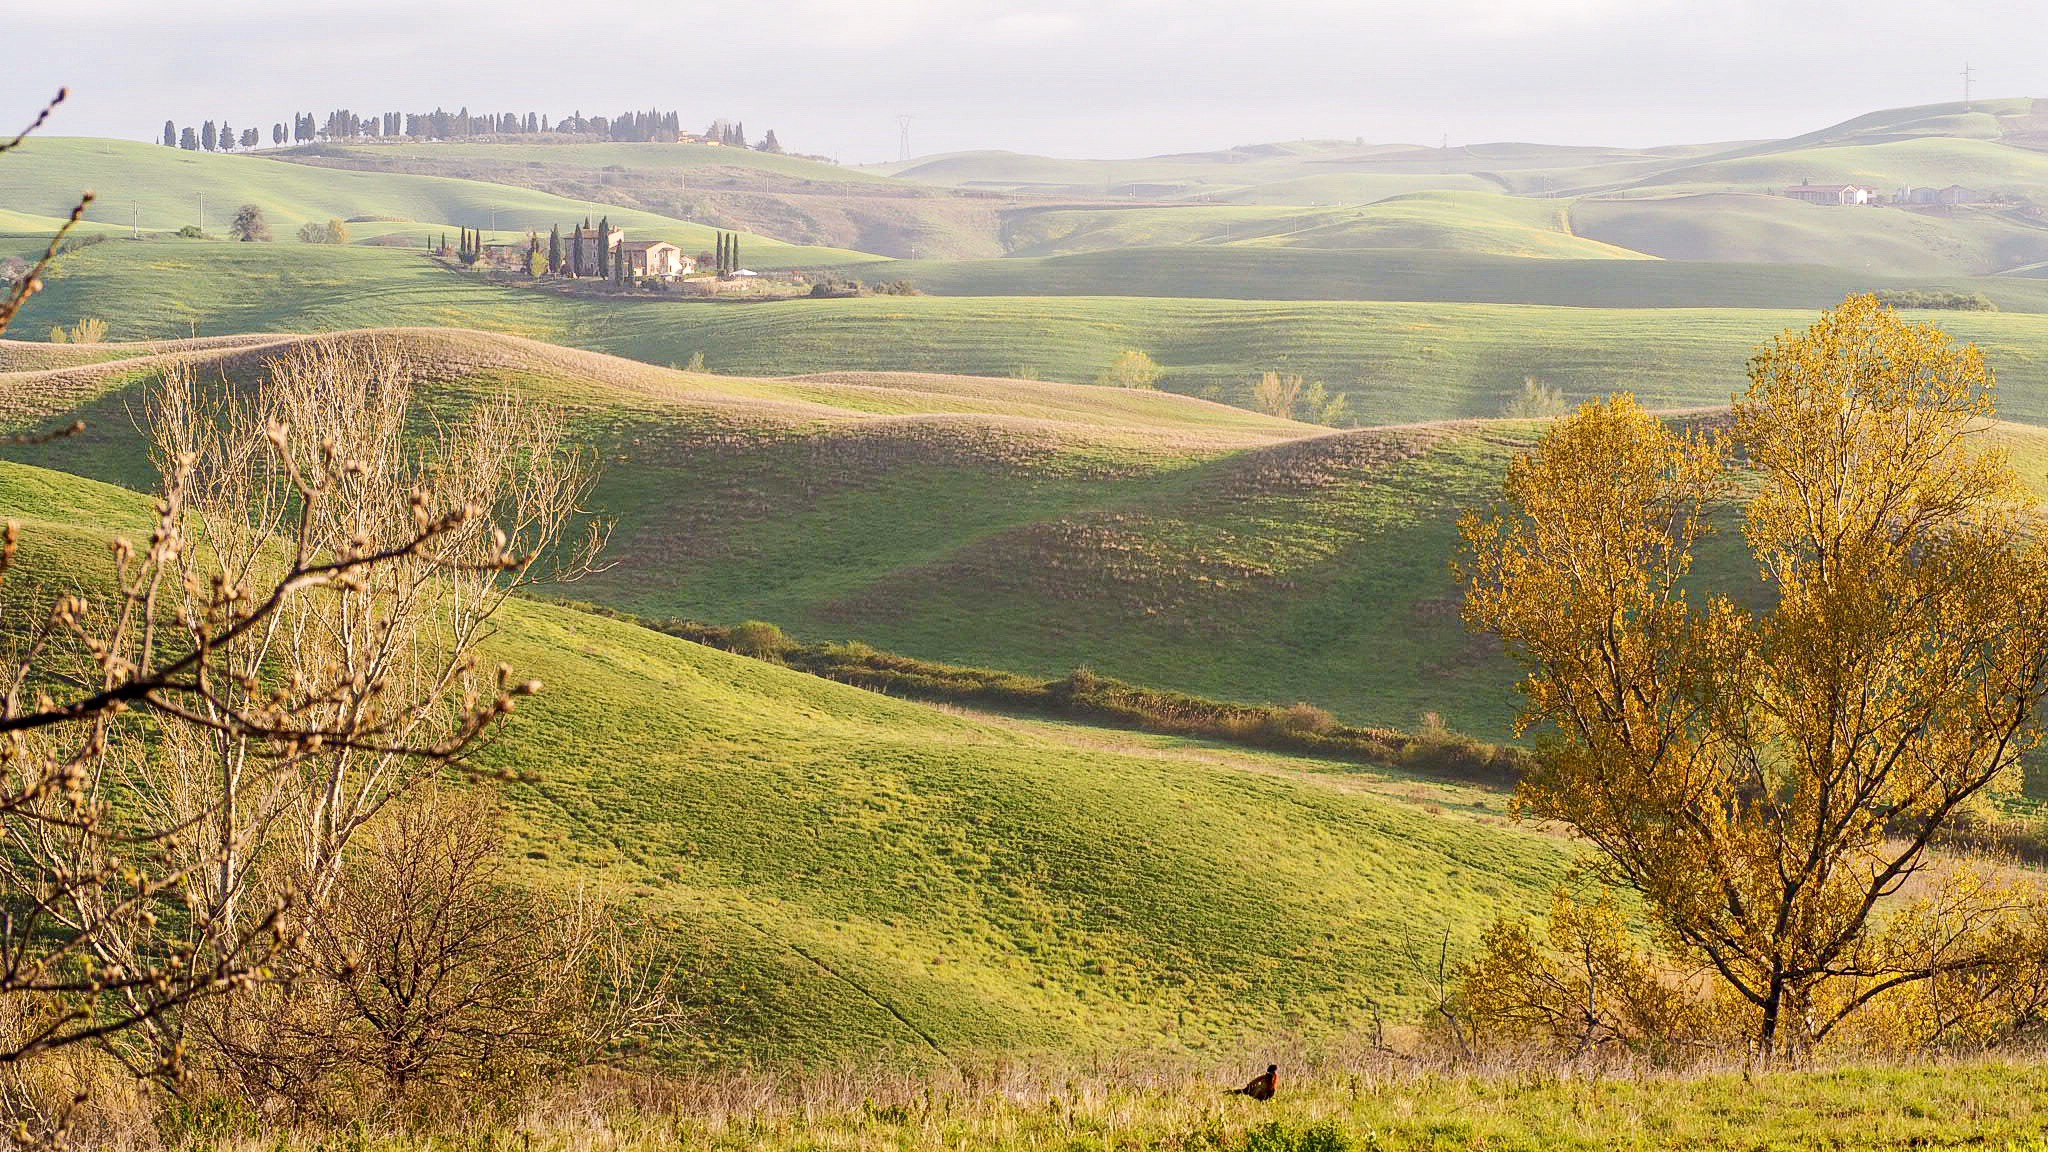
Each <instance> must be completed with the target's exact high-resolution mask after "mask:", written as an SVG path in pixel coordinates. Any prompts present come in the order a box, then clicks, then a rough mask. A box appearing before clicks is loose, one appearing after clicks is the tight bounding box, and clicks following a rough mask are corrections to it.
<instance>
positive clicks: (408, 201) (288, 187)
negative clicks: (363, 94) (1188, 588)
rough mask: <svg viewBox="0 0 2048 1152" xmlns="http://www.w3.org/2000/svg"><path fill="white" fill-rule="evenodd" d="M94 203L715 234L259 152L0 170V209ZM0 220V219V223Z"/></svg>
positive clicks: (300, 219)
mask: <svg viewBox="0 0 2048 1152" xmlns="http://www.w3.org/2000/svg"><path fill="white" fill-rule="evenodd" d="M87 189H89V190H91V191H92V192H93V193H94V194H95V196H96V197H97V199H96V200H95V201H94V203H93V205H92V208H91V209H90V211H89V212H88V216H87V218H88V219H90V220H93V221H97V222H103V223H107V224H111V225H115V226H119V227H120V228H123V229H125V228H127V227H128V226H129V225H130V224H131V223H136V222H139V223H140V225H141V226H142V227H144V228H149V229H157V230H169V231H175V230H176V229H178V228H180V227H182V226H185V225H188V224H196V223H198V222H199V198H200V196H202V195H204V196H205V198H206V213H207V217H206V226H207V228H208V230H209V231H210V232H215V233H219V232H222V231H224V230H225V229H226V226H227V223H228V221H229V220H230V219H232V218H233V216H234V213H235V210H236V208H237V207H238V206H239V205H241V204H244V203H253V204H256V205H258V206H260V207H261V208H262V209H263V210H264V214H265V215H266V217H268V219H269V221H270V225H271V229H272V231H273V232H274V233H275V234H276V235H277V236H278V238H279V240H280V241H282V242H285V243H286V244H287V245H288V246H290V247H293V248H296V247H298V246H297V245H293V244H290V240H289V238H290V236H291V234H292V233H293V232H294V231H296V230H297V228H298V226H299V225H300V224H303V223H306V222H309V221H317V222H323V223H324V222H325V221H327V220H328V219H330V218H339V219H344V220H355V221H357V223H355V224H354V225H352V229H351V230H352V232H353V239H354V240H356V241H357V242H374V241H375V240H376V239H377V238H378V237H380V236H391V235H396V236H397V237H399V238H401V239H402V240H403V241H404V242H405V243H407V244H412V243H416V242H418V241H419V240H422V239H424V237H425V236H427V235H428V234H430V233H432V232H436V231H438V230H442V229H447V228H453V227H457V226H461V227H467V228H479V229H486V228H495V232H494V235H495V236H497V237H498V238H501V239H512V238H515V237H518V236H523V235H524V234H525V233H526V232H527V231H528V230H529V229H531V230H536V231H539V232H542V233H545V232H547V230H548V229H549V227H551V226H554V225H561V226H563V227H565V228H566V227H568V226H570V225H571V224H575V223H580V222H581V221H582V220H583V218H584V217H586V216H587V217H590V218H593V219H595V218H597V217H600V216H609V217H610V218H611V221H612V223H613V224H615V225H617V226H619V227H622V228H626V229H628V230H629V232H630V233H631V234H632V235H634V236H636V237H649V238H658V239H665V240H670V241H673V242H675V243H677V244H679V245H682V246H683V247H684V248H685V249H686V250H688V251H690V252H696V251H697V250H699V249H702V248H708V247H710V246H711V243H712V232H713V229H712V228H710V227H708V226H706V225H702V224H695V223H691V222H689V221H686V220H677V219H673V218H670V217H666V216H659V215H656V214H654V213H650V212H643V211H639V210H635V209H631V208H621V207H618V206H616V205H612V204H606V203H601V202H594V201H583V200H570V199H565V198H563V197H559V196H550V195H547V194H546V193H541V192H535V191H531V190H528V189H521V188H511V187H507V186H504V185H500V184H485V183H481V182H478V181H473V180H453V179H447V178H443V177H436V176H416V175H410V174H405V173H383V172H347V171H339V170H334V169H325V168H314V167H309V166H307V165H303V164H286V163H282V162H280V161H277V160H273V159H270V158H268V157H265V156H247V155H244V156H228V155H214V154H211V153H205V152H186V151H183V150H181V149H176V148H165V147H162V146H160V145H155V144H138V143H134V142H131V141H122V140H93V139H80V138H66V137H40V136H39V137H35V138H32V139H30V140H29V141H28V142H27V143H26V144H25V145H24V146H23V147H22V148H21V149H20V150H19V151H18V152H17V153H15V154H12V155H10V156H9V157H8V162H7V163H4V164H0V204H4V205H5V206H6V207H7V208H8V209H9V210H11V211H13V212H18V213H23V214H28V215H39V216H42V217H61V216H64V215H67V214H68V213H69V212H70V210H71V206H72V205H73V204H74V203H76V201H77V199H78V194H79V192H80V191H81V190H87ZM0 223H4V221H0ZM745 251H746V254H747V260H748V262H749V263H750V264H753V265H755V266H757V267H762V268H786V267H791V266H800V265H813V264H819V263H850V262H858V261H860V260H861V259H863V258H866V257H865V254H864V253H859V252H852V251H847V250H844V249H834V248H806V247H803V246H798V245H789V244H784V243H781V242H779V241H776V240H773V239H769V238H767V237H750V238H748V241H747V242H746V247H745Z"/></svg>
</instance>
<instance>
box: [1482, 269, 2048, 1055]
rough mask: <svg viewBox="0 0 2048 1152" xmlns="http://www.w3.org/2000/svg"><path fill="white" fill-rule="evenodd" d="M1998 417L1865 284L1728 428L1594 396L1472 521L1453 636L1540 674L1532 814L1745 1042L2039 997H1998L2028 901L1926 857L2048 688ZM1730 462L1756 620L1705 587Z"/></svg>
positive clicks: (1528, 791) (2043, 602) (2034, 555)
mask: <svg viewBox="0 0 2048 1152" xmlns="http://www.w3.org/2000/svg"><path fill="white" fill-rule="evenodd" d="M1992 412H1993V405H1992V378H1991V374H1990V371H1989V370H1988V369H1987V367H1986V366H1985V363H1984V359H1983V357H1982V356H1981V355H1980V354H1979V352H1978V351H1977V350H1976V349H1975V348H1974V347H1969V346H1963V345H1958V344H1956V343H1955V342H1954V341H1952V340H1951V339H1950V338H1949V337H1948V336H1947V335H1946V334H1944V333H1943V332H1941V331H1940V330H1939V329H1936V328H1934V327H1933V326H1931V325H1914V324H1909V323H1906V322H1905V321H1903V320H1901V319H1899V318H1898V317H1896V316H1895V315H1893V314H1892V313H1891V312H1890V311H1889V310H1887V309H1886V308H1884V307H1883V306H1882V305H1881V304H1880V303H1879V302H1878V301H1877V300H1876V299H1875V298H1872V297H1854V298H1851V299H1849V300H1848V301H1846V302H1845V303H1843V304H1842V305H1841V306H1840V307H1839V308H1837V309H1835V310H1834V311H1832V312H1829V313H1827V314H1825V315H1824V316H1822V317H1821V319H1820V320H1819V322H1818V323H1816V324H1814V325H1813V327H1812V328H1810V329H1808V330H1807V331H1805V332H1803V333H1791V332H1788V333H1786V334H1784V335H1781V336H1780V337H1778V338H1777V339H1776V340H1775V341H1774V342H1772V343H1771V344H1769V345H1768V346H1766V347H1765V348H1764V349H1763V350H1762V351H1761V352H1760V353H1759V354H1758V355H1757V356H1756V358H1755V359H1754V360H1753V361H1752V363H1751V366H1750V387H1749V389H1748V391H1747V393H1746V394H1745V395H1743V396H1741V397H1740V398H1738V400H1737V401H1736V403H1735V406H1734V412H1733V420H1732V423H1731V424H1730V426H1729V427H1728V428H1727V429H1726V430H1725V431H1723V432H1719V433H1704V432H1698V431H1683V430H1679V429H1675V428H1673V427H1671V426H1669V425H1667V424H1666V423H1665V422H1663V421H1661V420H1659V419H1658V418H1657V417H1656V416H1654V415H1652V414H1650V413H1649V412H1646V411H1645V410H1643V409H1642V408H1641V407H1640V406H1639V405H1638V404H1637V403H1636V402H1635V400H1634V399H1633V398H1631V397H1628V396H1620V397H1617V398H1614V399H1611V400H1608V401H1605V402H1600V403H1592V404H1587V405H1585V406H1584V407H1582V408H1580V409H1579V411H1578V412H1577V413H1576V414H1575V415H1573V416H1570V417H1568V418H1566V419H1564V420H1562V421H1560V422H1559V423H1558V424H1557V425H1556V426H1555V427H1554V428H1553V429H1552V430H1551V431H1550V433H1549V434H1548V435H1547V436H1546V437H1545V438H1544V439H1543V441H1542V442H1541V444H1540V445H1539V446H1538V447H1537V448H1535V449H1534V450H1533V451H1531V452H1530V453H1529V454H1527V455H1526V456H1524V457H1522V458H1521V459H1519V460H1517V461H1516V462H1515V464H1514V465H1513V467H1512V468H1511V470H1510V472H1509V475H1508V479H1507V484H1506V493H1505V494H1506V504H1507V507H1506V508H1505V509H1503V510H1501V511H1500V512H1499V513H1498V514H1494V515H1490V516H1479V515H1473V516H1469V517H1468V518H1467V519H1466V521H1465V523H1464V525H1463V529H1464V535H1465V540H1466V550H1465V554H1464V558H1463V560H1462V562H1461V575H1462V577H1463V579H1464V580H1465V582H1466V585H1467V601H1466V615H1467V619H1468V622H1469V623H1470V624H1471V625H1472V626H1473V627H1474V628H1476V629H1480V630H1484V631H1487V632H1491V633H1494V634H1496V635H1498V636H1499V637H1500V638H1501V639H1502V640H1503V641H1504V642H1505V644H1506V646H1507V648H1508V650H1509V652H1510V653H1511V654H1512V655H1513V656H1514V657H1515V658H1516V659H1517V660H1519V662H1520V663H1521V664H1522V666H1523V667H1524V669H1525V671H1526V673H1527V675H1526V677H1525V679H1524V680H1523V681H1522V684H1521V688H1522V691H1523V693H1524V696H1525V698H1526V709H1525V713H1524V716H1523V719H1522V724H1523V730H1524V731H1525V732H1530V731H1533V732H1535V733H1536V734H1537V736H1538V754H1537V756H1536V758H1535V765H1534V767H1533V768H1532V770H1531V771H1530V773H1529V775H1528V776H1527V777H1526V779H1525V780H1524V781H1523V783H1522V785H1521V788H1520V791H1519V793H1518V802H1519V804H1520V805H1521V806H1522V807H1523V808H1524V809H1525V810H1526V811H1529V812H1531V813H1533V814H1536V815H1538V816H1541V817H1544V818H1548V819H1554V820H1558V821H1561V822H1563V823H1565V824H1567V825H1569V826H1570V827H1571V828H1573V829H1574V830H1576V831H1577V833H1578V834H1579V835H1581V836H1583V837H1584V838H1585V839H1586V840H1588V841H1590V842H1591V843H1592V844H1593V845H1594V846H1595V847H1596V848H1597V849H1598V850H1599V855H1598V860H1599V865H1598V867H1599V868H1600V869H1601V871H1602V872H1603V873H1604V875H1603V879H1605V880H1607V881H1608V882H1610V883H1613V884H1616V885H1619V886H1622V887H1625V888H1628V889H1632V890H1634V891H1635V892H1637V893H1639V894H1640V896H1641V898H1642V901H1643V904H1644V906H1645V908H1646V910H1647V912H1648V914H1649V915H1650V917H1651V918H1652V921H1653V923H1654V925H1655V927H1656V928H1657V930H1658V935H1659V938H1660V942H1661V945H1662V948H1663V951H1664V952H1665V953H1666V958H1667V960H1669V961H1672V962H1675V964H1676V966H1679V967H1685V968H1691V969H1694V970H1697V971H1699V972H1702V973H1705V974H1706V975H1707V976H1708V978H1709V983H1710V984H1712V985H1714V986H1716V987H1717V989H1718V994H1719V996H1720V997H1721V998H1722V999H1723V1000H1725V1002H1726V1003H1728V1004H1731V1005H1733V1011H1732V1016H1733V1018H1734V1019H1735V1020H1737V1021H1739V1027H1740V1028H1741V1030H1742V1031H1743V1032H1745V1033H1746V1034H1747V1040H1748V1042H1749V1044H1750V1045H1751V1046H1752V1049H1753V1051H1754V1052H1755V1053H1756V1054H1757V1055H1758V1056H1759V1057H1761V1058H1762V1059H1765V1060H1773V1059H1782V1058H1786V1057H1795V1058H1796V1057H1798V1056H1800V1055H1803V1054H1805V1053H1806V1052H1808V1051H1810V1050H1811V1049H1812V1048H1813V1046H1815V1045H1817V1044H1820V1043H1822V1042H1824V1041H1826V1040H1828V1039H1829V1038H1830V1037H1831V1036H1838V1035H1842V1034H1844V1033H1847V1032H1849V1031H1851V1030H1852V1029H1849V1028H1844V1027H1843V1025H1844V1024H1845V1023H1847V1022H1850V1021H1854V1020H1857V1019H1859V1017H1860V1016H1861V1015H1862V1014H1863V1012H1864V1010H1865V1009H1868V1008H1872V1007H1874V1006H1877V1005H1880V1004H1884V1003H1886V1002H1888V1000H1900V1001H1903V1000H1906V999H1909V998H1911V997H1912V996H1914V995H1915V994H1916V993H1925V992H1926V991H1927V990H1928V989H1932V988H1948V987H1967V988H1970V989H1979V990H1993V989H1996V990H2001V991H2000V995H2002V996H2004V997H2005V1000H2006V1001H2009V1002H2015V1003H2017V1002H2033V1001H2034V1000H2037V999H2038V998H2037V997H2027V996H2012V995H2008V994H2009V993H2010V992H2011V990H2012V989H2011V984H2012V982H2013V981H2015V980H2029V981H2031V980H2035V979H2036V978H2037V977H2036V973H2038V972H2039V971H2040V966H2039V965H2038V963H2037V961H2038V960H2039V959H2040V957H2041V955H2042V946H2041V941H2042V940H2043V939H2044V934H2043V932H2042V929H2041V917H2042V913H2041V907H2042V905H2041V901H2040V899H2039V895H2038V893H2037V892H2036V891H2035V890H2034V889H2033V888H2031V887H2030V886H2028V885H2026V884H2024V883H2019V882H1991V881H1988V880H1986V879H1985V877H1984V876H1982V875H1980V874H1977V873H1976V872H1974V871H1970V870H1951V869H1946V868H1932V867H1930V865H1931V863H1932V862H1933V861H1932V859H1931V856H1930V848H1931V847H1932V846H1934V845H1935V844H1936V843H1937V841H1938V838H1939V837H1940V836H1941V834H1942V833H1943V831H1944V830H1945V829H1948V828H1951V827H1952V826H1953V825H1954V823H1955V822H1956V821H1957V819H1958V818H1959V817H1960V816H1962V815H1963V814H1965V813H1966V812H1967V811H1968V810H1969V809H1970V807H1971V806H1972V805H1974V804H1981V803H1982V802H1983V801H1984V799H1985V798H1986V797H1987V796H1988V795H1989V794H1990V793H1992V792H1994V791H1996V790H1998V789H2001V788H2005V787H2010V786H2012V785H2014V784H2016V783H2017V779H2016V778H2017V775H2018V770H2019V763H2020V760H2021V757H2022V756H2023V755H2024V754H2026V753H2027V752H2028V751H2029V750H2030V749H2032V748H2034V747H2035V746H2036V745H2037V744H2039V743H2040V741H2041V738H2042V731H2041V728H2040V725H2039V723H2038V719H2037V709H2038V706H2039V704H2040V703H2041V701H2042V699H2043V697H2044V695H2048V548H2044V545H2043V543H2042V542H2041V540H2040V539H2039V537H2038V535H2037V532H2036V527H2035V519H2034V516H2035V513H2034V509H2033V506H2032V502H2031V501H2030V500H2029V499H2028V498H2027V496H2026V494H2025V492H2024V491H2023V490H2022V488H2021V486H2020V484H2019V481H2018V478H2017V476H2016V474H2015V473H2014V471H2013V469H2012V468H2011V466H2010V465H2009V463H2008V462H2007V460H2006V458H2005V455H2004V453H2003V452H2002V451H2001V450H2000V449H1999V448H1998V447H1997V446H1996V444H1995V443H1993V442H1991V441H1990V440H1988V439H1987V438H1986V437H1984V436H1983V435H1982V433H1984V432H1985V431H1986V430H1987V429H1988V418H1989V417H1990V416H1991V415H1992ZM1738 479H1740V480H1741V481H1742V486H1743V489H1744V492H1743V494H1744V495H1747V496H1748V497H1749V500H1748V508H1747V514H1746V519H1745V520H1744V523H1743V529H1742V530H1743V533H1744V536H1745V537H1746V539H1747V543H1748V545H1749V550H1750V552H1751V554H1752V555H1753V556H1754V557H1755V560H1756V564H1757V567H1758V571H1759V572H1760V574H1761V576H1762V579H1763V582H1764V584H1765V588H1764V595H1763V596H1761V597H1759V598H1757V600H1758V602H1759V603H1761V604H1763V605H1764V606H1763V607H1760V608H1758V607H1749V606H1745V604H1744V603H1740V602H1738V601H1737V600H1735V599H1733V598H1731V597H1729V596H1727V595H1720V594H1713V595H1710V594H1705V593H1703V592H1701V591H1700V589H1699V588H1698V587H1696V584H1697V581H1695V580H1694V579H1692V578H1691V577H1692V566H1693V555H1694V549H1695V546H1696V544H1697V543H1698V541H1699V540H1700V539H1701V538H1702V537H1703V536H1704V535H1705V534H1706V533H1708V532H1709V531H1710V530H1711V529H1712V526H1713V520H1714V517H1715V513H1716V510H1717V508H1720V507H1724V506H1727V505H1728V502H1729V501H1730V500H1731V499H1732V497H1733V496H1734V495H1735V493H1736V491H1737V485H1738ZM1909 883H1910V885H1911V888H1910V889H1909V887H1908V886H1909ZM1485 962H1486V961H1485V959H1484V958H1482V960H1481V961H1480V964H1481V966H1483V965H1484V964H1485ZM1490 994H1491V995H1495V996H1496V998H1498V989H1497V988H1496V989H1494V990H1493V991H1492V992H1490ZM1979 1007H1981V1005H1979ZM1869 1015H1870V1016H1871V1017H1872V1018H1875V1017H1876V1016H1878V1015H1879V1013H1870V1014H1869ZM1941 1015H1942V1014H1941V1013H1935V1014H1934V1016H1929V1014H1927V1013H1926V1012H1914V1011H1907V1012H1899V1011H1893V1012H1892V1013H1891V1016H1892V1017H1893V1018H1895V1019H1899V1020H1917V1021H1920V1022H1921V1024H1922V1025H1923V1026H1925V1027H1926V1028H1927V1030H1928V1035H1927V1036H1923V1037H1922V1039H1932V1038H1933V1035H1934V1034H1935V1033H1936V1032H1937V1031H1938V1030H1939V1028H1940V1027H1941V1026H1942V1025H1941V1024H1940V1022H1939V1021H1938V1020H1936V1019H1935V1018H1934V1017H1939V1016H1941ZM1980 1031H1981V1029H1980Z"/></svg>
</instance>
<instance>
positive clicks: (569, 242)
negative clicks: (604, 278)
mask: <svg viewBox="0 0 2048 1152" xmlns="http://www.w3.org/2000/svg"><path fill="white" fill-rule="evenodd" d="M562 240H563V250H562V260H563V262H564V263H566V264H567V265H568V267H570V268H571V269H573V270H574V271H575V272H576V274H577V275H578V276H595V275H597V249H598V230H597V229H596V228H585V227H582V226H581V225H578V226H577V227H575V228H572V229H570V230H569V234H568V235H567V236H564V237H562ZM625 242H626V230H625V229H624V228H613V229H612V230H611V231H609V232H607V233H605V234H604V247H605V248H606V249H607V250H608V252H617V251H618V250H619V248H620V246H621V245H623V244H624V243H625ZM605 267H606V268H607V269H609V268H610V267H611V259H610V257H609V255H607V257H606V259H605Z"/></svg>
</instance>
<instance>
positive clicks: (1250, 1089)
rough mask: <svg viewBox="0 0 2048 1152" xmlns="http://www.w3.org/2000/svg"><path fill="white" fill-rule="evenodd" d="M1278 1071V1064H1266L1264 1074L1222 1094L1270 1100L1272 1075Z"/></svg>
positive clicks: (1271, 1095) (1271, 1096)
mask: <svg viewBox="0 0 2048 1152" xmlns="http://www.w3.org/2000/svg"><path fill="white" fill-rule="evenodd" d="M1279 1071H1280V1066H1279V1065H1278V1064H1268V1065H1266V1073H1265V1075H1263V1076H1254V1077H1252V1082H1251V1083H1249V1084H1247V1085H1245V1086H1244V1087H1242V1088H1232V1089H1231V1090H1230V1091H1228V1092H1226V1093H1224V1095H1226V1096H1249V1097H1251V1098H1252V1099H1254V1100H1271V1099H1272V1098H1273V1077H1274V1074H1275V1073H1277V1072H1279Z"/></svg>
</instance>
